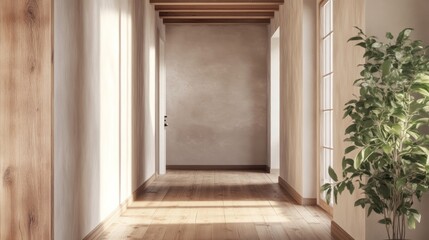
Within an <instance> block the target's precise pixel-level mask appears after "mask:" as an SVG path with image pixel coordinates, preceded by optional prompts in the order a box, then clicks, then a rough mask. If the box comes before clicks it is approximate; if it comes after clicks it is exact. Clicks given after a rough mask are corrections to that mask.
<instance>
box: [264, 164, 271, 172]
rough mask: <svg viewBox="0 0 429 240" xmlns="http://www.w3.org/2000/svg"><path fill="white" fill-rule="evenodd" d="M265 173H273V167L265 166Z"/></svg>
mask: <svg viewBox="0 0 429 240" xmlns="http://www.w3.org/2000/svg"><path fill="white" fill-rule="evenodd" d="M265 171H266V172H267V173H271V167H270V166H268V165H267V166H265Z"/></svg>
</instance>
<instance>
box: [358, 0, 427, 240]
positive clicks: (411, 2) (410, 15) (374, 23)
mask: <svg viewBox="0 0 429 240" xmlns="http://www.w3.org/2000/svg"><path fill="white" fill-rule="evenodd" d="M428 12H429V2H428V1H427V0H407V1H404V0H367V1H366V13H365V14H366V33H367V34H369V35H374V36H377V37H379V38H380V39H383V40H386V38H385V34H386V32H392V33H393V35H395V36H396V35H397V34H398V33H399V32H400V31H401V30H403V29H404V28H406V27H411V28H414V32H413V34H412V36H411V37H412V39H415V40H417V39H419V40H422V41H423V42H424V43H425V44H426V45H429V32H428V30H427V29H428V26H429V18H428V17H427V14H428ZM416 207H417V209H419V210H420V212H421V214H422V222H421V223H420V224H418V225H417V229H416V230H412V231H411V230H409V231H408V232H407V238H410V239H416V240H418V239H427V236H429V228H427V226H428V225H429V195H426V196H425V197H424V198H423V201H422V202H421V203H418V202H417V201H416ZM380 219H381V217H380V216H377V215H373V216H372V217H370V218H369V219H367V222H366V229H367V230H366V239H367V240H377V239H383V238H385V237H386V233H385V229H384V226H383V225H381V224H378V223H377V221H378V220H380Z"/></svg>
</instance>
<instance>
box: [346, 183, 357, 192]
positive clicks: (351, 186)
mask: <svg viewBox="0 0 429 240" xmlns="http://www.w3.org/2000/svg"><path fill="white" fill-rule="evenodd" d="M347 190H349V192H350V194H353V192H354V190H355V186H354V185H353V182H352V181H350V182H347Z"/></svg>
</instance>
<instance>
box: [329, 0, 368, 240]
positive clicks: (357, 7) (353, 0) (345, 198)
mask: <svg viewBox="0 0 429 240" xmlns="http://www.w3.org/2000/svg"><path fill="white" fill-rule="evenodd" d="M333 4H334V5H333V11H334V14H333V17H334V19H333V21H334V22H333V25H334V50H333V51H334V52H333V54H334V58H333V64H334V65H333V67H334V72H335V74H334V79H333V92H334V93H335V94H334V99H333V101H334V102H333V103H334V106H333V107H334V109H337V111H335V112H334V115H333V125H334V126H335V127H334V129H333V136H336V137H335V138H334V139H333V140H334V146H335V148H334V169H335V171H336V172H337V173H340V172H341V169H342V168H341V160H342V158H343V156H344V149H345V148H346V147H347V146H348V145H349V143H348V142H344V141H343V139H344V138H346V137H345V135H344V132H345V129H346V128H347V126H348V125H349V124H350V119H343V113H344V112H343V111H342V109H344V105H345V103H346V102H348V101H349V100H351V99H352V98H353V95H358V93H359V92H358V88H356V87H354V86H353V82H354V80H356V79H358V78H359V77H360V75H359V72H360V70H359V67H358V66H357V65H358V64H362V63H364V58H363V57H362V56H363V54H364V53H363V49H362V48H360V47H356V46H354V45H355V43H353V42H347V41H348V39H349V38H350V37H353V36H355V35H356V34H357V30H356V29H355V28H354V27H353V26H358V27H361V28H364V26H365V1H364V0H348V1H341V0H336V1H334V2H333ZM359 198H361V192H360V191H355V192H354V194H353V195H350V194H348V193H346V194H342V195H341V196H339V202H340V203H341V204H339V205H334V209H333V212H334V216H333V220H334V221H335V222H336V223H337V224H338V225H339V226H340V227H341V228H343V229H344V230H345V231H346V232H347V233H349V234H350V235H351V236H352V237H354V238H355V239H363V238H365V218H366V217H365V211H364V210H362V209H361V208H356V207H354V206H353V203H354V202H355V201H356V200H357V199H359ZM350 216H353V218H351V217H350ZM334 230H335V229H334Z"/></svg>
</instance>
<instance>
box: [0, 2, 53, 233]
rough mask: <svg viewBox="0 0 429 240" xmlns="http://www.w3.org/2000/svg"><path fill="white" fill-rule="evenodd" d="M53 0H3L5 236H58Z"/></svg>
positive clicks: (0, 147) (0, 172)
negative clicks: (55, 221)
mask: <svg viewBox="0 0 429 240" xmlns="http://www.w3.org/2000/svg"><path fill="white" fill-rule="evenodd" d="M52 13H53V1H52V0H26V1H0V176H1V178H0V179H1V183H0V239H52V237H53V234H52V232H53V228H52V218H53V194H52V191H53V182H52V179H53V178H52V176H53V131H52V128H53V121H52V119H53V118H52V115H53V100H52V99H53V94H52V93H53V74H52V73H53V63H52V62H53V61H52V60H53V59H52V55H53V41H52V39H53V36H52V34H53V28H52V21H53V20H52V19H53V15H52Z"/></svg>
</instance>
